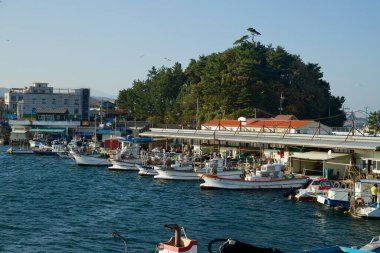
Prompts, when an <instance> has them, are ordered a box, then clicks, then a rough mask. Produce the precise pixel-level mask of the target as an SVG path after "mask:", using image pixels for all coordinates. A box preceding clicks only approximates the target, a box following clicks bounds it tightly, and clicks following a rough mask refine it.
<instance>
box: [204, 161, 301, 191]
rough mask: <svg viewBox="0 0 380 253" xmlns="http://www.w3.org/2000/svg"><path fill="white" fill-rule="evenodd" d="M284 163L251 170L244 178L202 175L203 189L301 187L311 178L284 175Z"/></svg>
mask: <svg viewBox="0 0 380 253" xmlns="http://www.w3.org/2000/svg"><path fill="white" fill-rule="evenodd" d="M284 170H285V166H284V165H283V164H265V165H263V166H261V170H259V171H257V172H256V173H254V172H251V173H248V174H247V175H245V177H244V178H243V179H229V178H221V177H219V176H218V175H210V174H203V175H200V176H201V178H202V179H203V180H204V181H205V182H204V183H202V184H201V185H200V187H201V189H231V190H250V189H283V188H284V189H286V188H301V187H302V186H303V185H305V184H306V183H307V182H308V180H309V178H308V177H305V176H302V175H293V174H291V175H284V174H283V172H284Z"/></svg>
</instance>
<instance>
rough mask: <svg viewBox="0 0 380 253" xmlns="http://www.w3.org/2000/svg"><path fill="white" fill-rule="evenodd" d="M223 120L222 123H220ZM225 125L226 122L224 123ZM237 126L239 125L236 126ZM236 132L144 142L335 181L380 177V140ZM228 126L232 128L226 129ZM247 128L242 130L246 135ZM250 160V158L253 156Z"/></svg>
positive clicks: (161, 134)
mask: <svg viewBox="0 0 380 253" xmlns="http://www.w3.org/2000/svg"><path fill="white" fill-rule="evenodd" d="M217 121H218V120H217ZM221 122H223V121H221ZM232 123H233V122H232ZM233 124H234V127H233V128H231V126H229V127H228V128H227V127H226V128H222V127H221V128H220V130H219V126H218V127H215V126H214V128H213V129H212V130H211V129H210V130H208V129H201V130H199V129H196V130H194V129H193V130H190V129H166V128H151V129H150V130H149V131H146V132H143V133H140V136H142V137H151V138H153V141H154V140H161V141H162V140H165V141H166V144H167V145H166V146H165V148H166V150H168V148H169V149H170V146H171V145H173V144H181V145H182V146H185V145H187V146H192V147H193V152H195V153H198V154H201V155H204V154H211V153H216V154H220V155H222V156H225V157H238V156H239V155H241V154H244V155H245V156H243V157H245V158H254V159H255V160H256V161H257V162H259V163H271V162H275V163H276V162H277V163H283V164H285V165H287V166H288V168H289V169H290V170H291V171H292V172H294V173H299V174H305V175H308V176H309V175H313V176H322V175H324V176H326V177H328V178H329V179H332V178H334V179H342V178H350V177H351V176H352V175H355V174H360V175H362V176H363V177H366V178H368V179H370V178H371V177H372V178H373V177H378V176H380V138H379V137H371V136H363V135H361V136H359V135H354V134H353V132H352V133H350V134H347V135H346V136H343V135H334V134H318V131H315V132H316V133H315V134H301V133H297V132H287V131H285V132H266V131H256V132H254V131H249V130H247V129H245V128H243V127H242V128H240V124H236V122H234V123H233ZM224 126H226V125H224ZM240 129H241V131H240ZM247 156H249V157H247Z"/></svg>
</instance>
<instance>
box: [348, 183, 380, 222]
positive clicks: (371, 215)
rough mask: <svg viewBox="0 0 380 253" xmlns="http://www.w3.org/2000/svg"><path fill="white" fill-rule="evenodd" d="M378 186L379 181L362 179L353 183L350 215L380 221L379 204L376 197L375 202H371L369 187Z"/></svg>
mask: <svg viewBox="0 0 380 253" xmlns="http://www.w3.org/2000/svg"><path fill="white" fill-rule="evenodd" d="M374 184H377V185H380V181H379V180H366V179H362V180H359V181H357V182H355V188H354V194H355V201H354V202H353V205H352V206H351V208H350V213H351V215H352V216H354V217H359V218H364V219H380V203H379V197H378V196H377V200H376V201H372V196H371V187H372V186H373V185H374Z"/></svg>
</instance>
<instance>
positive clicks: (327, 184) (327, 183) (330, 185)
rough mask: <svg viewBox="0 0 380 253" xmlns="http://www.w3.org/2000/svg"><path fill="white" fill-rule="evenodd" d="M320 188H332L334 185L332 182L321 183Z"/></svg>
mask: <svg viewBox="0 0 380 253" xmlns="http://www.w3.org/2000/svg"><path fill="white" fill-rule="evenodd" d="M320 186H325V187H326V186H328V187H332V186H333V185H332V183H331V182H330V181H321V184H320Z"/></svg>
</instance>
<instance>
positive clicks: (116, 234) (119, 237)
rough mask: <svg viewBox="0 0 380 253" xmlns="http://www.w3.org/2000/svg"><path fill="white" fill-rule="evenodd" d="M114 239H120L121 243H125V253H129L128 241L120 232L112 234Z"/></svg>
mask: <svg viewBox="0 0 380 253" xmlns="http://www.w3.org/2000/svg"><path fill="white" fill-rule="evenodd" d="M112 237H113V238H116V239H119V240H121V241H123V243H124V252H125V253H128V247H127V239H125V238H124V237H123V236H121V235H120V234H119V233H118V232H116V231H113V232H112Z"/></svg>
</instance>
